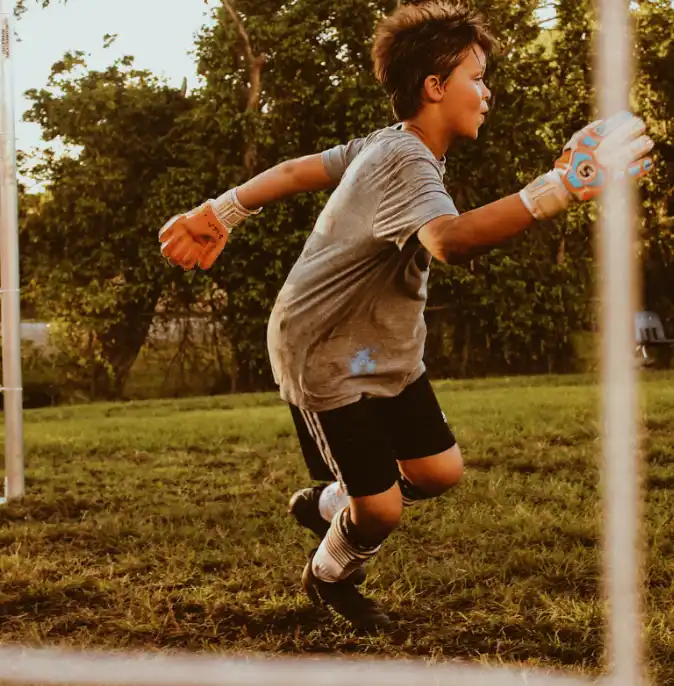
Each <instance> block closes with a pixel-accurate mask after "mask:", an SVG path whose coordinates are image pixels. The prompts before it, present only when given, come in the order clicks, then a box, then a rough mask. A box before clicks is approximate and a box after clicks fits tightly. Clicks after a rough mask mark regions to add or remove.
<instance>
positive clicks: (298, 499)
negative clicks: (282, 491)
mask: <svg viewBox="0 0 674 686" xmlns="http://www.w3.org/2000/svg"><path fill="white" fill-rule="evenodd" d="M326 486H327V484H323V485H322V486H312V487H311V488H301V489H300V490H299V491H295V492H294V493H293V495H292V497H291V498H290V502H289V503H288V512H290V514H291V515H292V516H293V517H294V518H295V520H296V521H297V523H298V524H299V525H300V526H303V527H304V528H305V529H309V531H312V532H313V533H314V534H316V536H318V538H320V539H321V540H323V539H324V538H325V534H327V533H328V529H329V528H330V522H328V521H326V520H325V519H323V517H322V516H321V512H320V510H319V509H318V499H319V498H320V497H321V493H322V492H323V489H324V488H325V487H326ZM365 578H366V574H365V570H364V569H363V568H362V567H359V568H358V569H356V570H355V571H354V572H352V574H351V576H350V577H349V579H350V580H351V581H352V582H353V583H354V584H357V585H360V584H362V583H364V581H365Z"/></svg>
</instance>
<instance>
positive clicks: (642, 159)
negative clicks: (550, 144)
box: [520, 112, 653, 219]
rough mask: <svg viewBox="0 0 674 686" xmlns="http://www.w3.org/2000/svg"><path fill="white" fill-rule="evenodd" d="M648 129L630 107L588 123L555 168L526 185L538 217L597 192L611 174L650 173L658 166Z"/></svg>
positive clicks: (526, 195)
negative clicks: (647, 132)
mask: <svg viewBox="0 0 674 686" xmlns="http://www.w3.org/2000/svg"><path fill="white" fill-rule="evenodd" d="M645 130H646V127H645V125H644V123H643V121H642V120H641V119H639V118H637V117H635V116H634V115H632V114H631V113H630V112H619V113H618V114H616V115H614V116H613V117H610V118H609V119H607V120H606V121H595V122H592V123H591V124H589V125H588V126H585V127H584V128H582V129H581V130H580V131H577V132H576V133H575V134H574V135H573V136H572V137H571V139H570V140H569V142H568V143H567V144H566V145H565V146H564V148H563V151H562V154H561V156H560V157H559V158H558V159H557V160H556V162H555V165H554V168H553V169H552V171H549V172H548V173H547V174H543V175H542V176H539V177H538V178H537V179H535V180H534V181H533V182H532V183H530V184H529V185H528V186H526V187H525V188H524V189H522V191H520V197H521V198H522V201H523V202H524V204H525V205H526V206H527V208H528V209H529V211H530V212H531V214H532V215H533V216H534V217H535V218H536V219H550V218H552V217H554V216H555V215H557V214H559V212H562V211H564V210H566V209H567V208H568V206H569V205H570V204H571V202H572V201H574V200H576V201H581V202H582V201H586V200H593V199H595V198H597V197H598V196H599V195H600V194H601V193H602V192H603V191H604V189H605V188H606V184H607V183H608V181H609V179H610V178H622V177H625V176H630V177H634V178H637V177H641V176H644V175H645V174H647V173H648V172H649V171H650V170H651V169H652V168H653V160H652V159H651V158H650V157H647V155H648V153H649V152H650V151H651V150H652V149H653V141H652V140H651V139H650V138H649V137H648V136H646V135H643V134H644V131H645Z"/></svg>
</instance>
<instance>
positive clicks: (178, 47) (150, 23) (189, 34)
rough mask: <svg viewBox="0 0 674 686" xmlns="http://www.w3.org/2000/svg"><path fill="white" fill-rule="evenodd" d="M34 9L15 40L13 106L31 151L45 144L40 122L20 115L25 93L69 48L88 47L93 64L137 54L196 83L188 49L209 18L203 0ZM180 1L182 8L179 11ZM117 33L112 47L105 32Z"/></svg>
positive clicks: (171, 77)
mask: <svg viewBox="0 0 674 686" xmlns="http://www.w3.org/2000/svg"><path fill="white" fill-rule="evenodd" d="M28 5H29V10H28V12H26V13H25V14H24V15H23V16H22V17H21V19H20V20H19V21H17V22H16V23H15V29H16V32H17V33H18V35H19V38H20V42H16V43H15V45H14V53H13V59H12V68H13V73H14V93H15V100H14V107H15V120H16V146H17V148H18V149H20V150H24V151H26V152H29V151H30V150H31V149H32V148H34V147H35V146H37V145H39V144H40V127H39V125H37V124H28V123H26V122H23V121H21V119H22V116H21V115H22V113H23V112H24V111H25V110H26V109H28V108H29V106H30V102H29V101H28V100H26V98H25V97H24V96H23V93H24V92H25V91H26V90H28V89H29V88H42V87H44V86H45V85H46V83H47V78H48V76H49V72H50V70H51V66H52V64H53V63H54V62H56V61H57V60H59V59H60V58H61V57H62V56H63V54H64V53H65V52H66V51H68V50H73V51H74V50H82V51H84V52H86V53H87V55H88V56H87V60H88V65H89V67H90V68H93V69H102V68H105V67H107V66H108V65H109V64H111V63H112V62H113V61H114V60H115V59H116V58H118V57H121V56H123V55H133V56H134V57H135V58H136V61H135V65H136V67H138V68H140V69H148V70H150V71H152V72H153V73H155V74H157V75H164V76H165V77H166V78H167V79H168V81H169V82H170V83H171V84H173V85H176V86H179V85H180V84H181V83H182V80H183V78H185V77H187V82H188V85H189V86H194V85H196V83H197V74H196V64H195V61H194V57H193V56H192V55H190V54H189V53H190V52H191V51H192V49H193V45H194V36H195V34H196V32H197V31H198V30H199V29H200V28H201V27H202V26H203V25H204V24H206V23H210V19H209V16H210V12H209V8H208V5H207V4H206V3H205V2H204V0H68V2H67V3H66V5H65V6H64V5H63V4H62V3H61V2H60V0H52V5H51V6H50V7H48V8H47V9H41V8H40V7H38V6H36V4H35V3H32V2H31V3H28ZM176 7H180V12H177V11H176V9H175V8H176ZM106 33H109V34H115V33H116V34H118V38H117V40H116V41H115V42H114V43H113V44H112V46H111V47H109V48H107V49H104V48H103V36H104V35H105V34H106Z"/></svg>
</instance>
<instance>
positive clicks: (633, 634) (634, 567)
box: [0, 0, 644, 686]
mask: <svg viewBox="0 0 674 686" xmlns="http://www.w3.org/2000/svg"><path fill="white" fill-rule="evenodd" d="M195 1H198V0H195ZM597 2H598V7H599V11H600V20H601V29H600V32H599V39H598V42H597V44H596V45H597V48H598V51H597V64H596V67H597V72H598V73H599V75H600V79H599V82H598V84H597V86H598V93H599V102H598V106H599V115H600V117H602V118H603V117H606V116H609V115H610V114H613V113H614V112H616V111H617V110H620V109H627V108H628V103H629V87H630V83H631V79H632V70H631V63H630V54H631V37H630V31H629V23H628V12H629V0H597ZM12 9H13V2H11V1H10V0H0V18H1V19H2V27H3V49H2V64H1V66H0V78H1V79H2V84H1V88H2V97H3V101H2V105H1V109H0V111H1V115H0V125H1V127H2V128H1V129H0V133H1V134H2V148H1V154H2V162H1V166H0V171H1V173H2V179H1V183H2V194H1V196H0V210H1V214H0V221H1V222H2V227H1V232H0V236H1V239H2V243H1V244H0V252H2V263H1V264H2V290H3V293H2V327H3V385H6V387H5V388H4V389H3V390H4V393H5V416H6V431H7V448H6V450H7V453H6V459H7V469H8V475H9V480H8V483H9V486H8V495H9V497H16V496H19V495H21V494H22V493H23V457H22V447H21V446H22V443H21V441H22V428H21V426H22V424H21V390H20V387H21V369H20V357H19V352H20V351H19V345H20V339H19V294H18V248H17V227H16V178H15V175H16V164H15V152H14V145H15V144H14V133H13V131H14V121H13V116H14V115H13V106H12V89H11V73H10V66H11V64H10V58H11V20H12ZM5 31H6V32H7V34H5ZM5 35H7V36H8V38H7V43H6V44H5ZM601 206H602V210H603V211H602V215H601V219H600V221H599V232H598V257H599V277H600V278H599V282H600V284H601V286H600V295H601V297H600V302H601V309H602V315H601V316H602V327H601V329H602V389H603V390H602V419H603V432H602V439H603V455H604V464H603V481H602V484H603V495H604V503H605V513H606V517H605V528H604V551H605V557H604V562H605V576H604V579H605V583H604V587H605V592H606V597H607V600H608V604H609V608H610V612H609V614H608V625H607V632H608V656H607V665H606V667H607V672H606V675H605V676H602V677H600V678H598V679H594V680H592V679H589V678H583V677H580V676H576V675H571V674H568V675H567V674H559V673H553V674H550V673H544V672H542V671H539V670H534V669H526V670H525V669H514V668H505V667H502V668H488V667H482V666H477V665H466V664H465V663H451V662H450V663H445V664H436V665H426V664H423V663H421V662H417V661H410V660H405V661H392V660H373V659H360V660H348V659H326V658H321V659H314V658H308V657H305V658H291V657H287V658H279V657H275V658H272V657H263V656H259V657H256V658H250V659H246V658H229V657H227V658H225V657H217V656H213V655H209V656H208V657H206V656H198V655H193V654H179V655H176V654H172V655H168V654H160V655H158V654H156V653H114V654H113V653H100V652H93V651H67V650H57V649H39V648H28V647H21V646H17V647H10V646H0V681H2V682H4V683H25V684H62V685H64V686H65V685H66V684H92V685H93V684H102V685H110V686H112V685H113V684H116V685H117V684H123V685H128V686H141V685H147V686H150V685H157V686H190V685H192V684H200V685H202V686H211V685H212V686H215V685H216V684H217V685H218V686H258V685H259V686H262V685H264V686H344V684H364V683H367V684H368V686H450V685H451V686H454V685H459V684H461V685H462V686H463V685H464V684H465V686H482V685H484V686H511V685H512V686H515V685H516V684H529V685H530V686H545V685H546V684H550V685H552V686H554V685H555V684H559V685H561V686H566V685H568V686H574V685H578V686H581V685H582V684H588V683H593V682H599V683H605V684H610V685H611V686H641V685H642V684H643V679H644V670H643V664H642V650H643V638H642V633H643V632H642V620H641V608H640V591H639V589H640V564H641V551H640V538H639V530H640V519H639V518H640V514H641V494H640V486H639V481H638V478H637V475H638V471H639V470H638V454H639V449H638V445H637V426H638V417H637V403H636V382H637V379H636V374H637V371H636V369H635V366H634V364H633V331H632V323H633V319H634V312H635V310H636V302H637V287H636V283H637V281H636V266H637V263H636V256H635V251H634V247H633V246H634V238H635V236H636V222H637V213H636V206H635V203H634V190H633V188H632V182H631V181H628V180H623V181H614V182H612V183H611V184H610V185H609V188H608V189H607V192H606V194H605V195H604V198H603V200H602V201H601Z"/></svg>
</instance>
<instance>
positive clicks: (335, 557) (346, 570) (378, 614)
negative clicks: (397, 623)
mask: <svg viewBox="0 0 674 686" xmlns="http://www.w3.org/2000/svg"><path fill="white" fill-rule="evenodd" d="M349 500H350V502H349V505H347V506H346V507H345V508H344V509H343V510H342V511H340V512H338V513H337V514H336V515H335V517H334V518H333V520H332V523H331V524H330V528H329V530H328V532H327V534H326V535H325V538H323V540H322V541H321V544H320V545H319V547H318V549H317V550H316V551H315V552H314V553H312V555H311V557H310V559H309V562H308V563H307V565H306V567H305V569H304V573H303V575H302V583H303V586H304V589H305V590H306V592H307V594H308V595H309V597H310V598H311V599H312V600H313V601H314V602H316V603H319V604H322V605H324V606H327V607H328V608H330V609H332V610H333V611H334V612H336V613H337V614H339V615H341V616H342V617H344V618H345V619H347V620H348V621H349V622H351V624H352V625H353V626H355V627H357V628H366V629H369V628H381V627H386V626H389V625H390V623H391V622H390V619H389V618H388V617H387V616H386V614H384V613H383V612H382V611H381V610H380V609H379V608H378V607H377V605H376V603H375V602H374V601H373V600H371V599H370V598H366V597H364V596H363V595H362V594H361V593H360V592H359V591H358V589H357V588H356V585H355V584H354V581H353V576H355V574H354V572H357V571H358V570H360V569H361V567H362V565H363V564H364V563H365V562H366V561H367V560H369V559H370V558H372V557H373V556H374V555H376V553H377V552H378V551H379V549H380V548H381V545H382V543H383V542H384V541H385V540H386V538H387V537H388V536H389V534H390V533H391V532H392V531H393V530H394V529H395V528H396V527H397V526H398V523H399V522H400V517H401V514H402V510H403V503H402V495H401V493H400V487H399V486H398V484H397V483H396V484H394V485H393V486H392V487H391V488H389V489H388V490H387V491H385V492H384V493H379V494H377V495H370V496H362V497H357V498H350V499H349Z"/></svg>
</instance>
